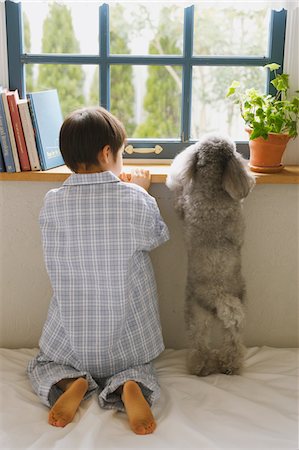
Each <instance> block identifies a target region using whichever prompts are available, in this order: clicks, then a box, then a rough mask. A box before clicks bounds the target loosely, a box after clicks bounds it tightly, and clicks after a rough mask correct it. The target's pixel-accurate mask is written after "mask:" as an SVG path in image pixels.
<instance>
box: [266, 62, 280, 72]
mask: <svg viewBox="0 0 299 450" xmlns="http://www.w3.org/2000/svg"><path fill="white" fill-rule="evenodd" d="M264 68H265V69H270V71H271V72H273V70H277V69H279V68H280V65H279V64H276V63H271V64H266V65H265V66H264Z"/></svg>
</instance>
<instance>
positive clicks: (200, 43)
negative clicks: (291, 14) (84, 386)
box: [193, 2, 270, 56]
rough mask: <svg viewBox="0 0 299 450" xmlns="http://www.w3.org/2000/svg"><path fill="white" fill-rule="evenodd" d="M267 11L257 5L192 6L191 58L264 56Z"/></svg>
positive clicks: (266, 41)
mask: <svg viewBox="0 0 299 450" xmlns="http://www.w3.org/2000/svg"><path fill="white" fill-rule="evenodd" d="M269 19H270V10H269V9H267V8H265V4H264V5H263V3H258V2H247V3H246V2H240V3H239V4H238V3H237V2H236V4H235V5H234V6H232V5H231V6H230V7H229V8H228V7H224V6H222V7H221V6H219V4H218V3H217V5H216V4H215V6H209V5H197V6H195V15H194V49H193V53H194V54H195V55H244V56H246V55H251V56H253V55H254V56H266V55H267V54H268V34H269Z"/></svg>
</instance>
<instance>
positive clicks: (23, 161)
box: [6, 90, 31, 171]
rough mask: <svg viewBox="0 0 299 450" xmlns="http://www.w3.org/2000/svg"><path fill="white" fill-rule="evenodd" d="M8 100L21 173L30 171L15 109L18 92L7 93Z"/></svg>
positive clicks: (19, 120)
mask: <svg viewBox="0 0 299 450" xmlns="http://www.w3.org/2000/svg"><path fill="white" fill-rule="evenodd" d="M6 96H7V100H8V106H9V111H10V116H11V121H12V126H13V130H14V135H15V140H16V143H17V149H18V155H19V160H20V165H21V169H22V171H26V170H31V167H30V162H29V157H28V152H27V147H26V143H25V138H24V132H23V128H22V123H21V118H20V115H19V110H18V107H17V102H18V101H19V94H18V91H17V90H15V91H13V92H11V91H9V92H7V94H6Z"/></svg>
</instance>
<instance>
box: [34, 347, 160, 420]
mask: <svg viewBox="0 0 299 450" xmlns="http://www.w3.org/2000/svg"><path fill="white" fill-rule="evenodd" d="M27 373H28V376H29V379H30V381H31V384H32V387H33V389H34V391H35V392H36V394H37V395H38V397H39V398H40V400H41V402H42V403H43V404H44V405H46V406H49V407H52V406H53V405H54V403H55V402H56V401H57V399H58V398H59V397H60V395H61V394H63V391H62V390H61V389H60V388H59V387H58V386H57V385H56V383H58V382H59V381H61V380H63V379H69V378H80V377H83V378H86V380H87V381H88V390H87V392H86V394H85V396H84V400H86V399H87V398H89V397H90V396H91V395H92V394H93V393H95V392H97V394H98V401H99V404H100V406H101V408H104V409H116V410H118V411H125V409H124V405H123V402H122V400H121V393H120V390H119V389H118V388H119V387H120V386H122V385H123V384H124V383H125V382H126V381H128V380H133V381H135V382H137V383H138V384H139V386H140V388H141V390H142V393H143V395H144V397H145V399H146V400H147V402H148V403H149V405H152V404H153V402H154V401H155V400H157V399H158V398H159V395H160V388H159V384H158V381H157V379H156V376H155V372H154V368H153V365H152V363H146V364H142V365H139V366H134V367H130V368H128V369H126V370H123V371H122V372H119V373H117V374H114V375H111V376H108V377H106V378H96V377H94V376H91V375H90V373H88V371H85V370H83V371H79V370H77V369H75V368H74V367H72V366H68V365H64V364H57V363H55V362H52V361H47V360H46V358H45V357H44V355H42V353H40V354H39V355H38V356H37V357H36V358H35V359H33V360H32V361H30V362H29V364H28V368H27Z"/></svg>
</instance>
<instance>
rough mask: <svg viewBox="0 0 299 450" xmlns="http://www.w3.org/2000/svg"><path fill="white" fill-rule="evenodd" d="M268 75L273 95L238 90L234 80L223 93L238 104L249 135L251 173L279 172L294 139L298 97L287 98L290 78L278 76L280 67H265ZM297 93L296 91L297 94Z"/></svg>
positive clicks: (298, 112) (238, 85) (238, 84)
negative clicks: (270, 73)
mask: <svg viewBox="0 0 299 450" xmlns="http://www.w3.org/2000/svg"><path fill="white" fill-rule="evenodd" d="M264 67H265V68H267V69H269V70H270V71H271V72H272V71H274V79H273V80H272V81H271V83H272V84H273V86H274V87H275V89H276V94H275V95H274V96H273V95H270V94H261V93H260V92H258V91H256V90H255V89H247V90H245V91H241V87H240V83H239V82H238V81H233V82H232V84H231V86H230V87H229V89H228V92H227V94H226V96H227V97H230V96H232V99H233V101H234V102H235V103H237V104H239V106H240V111H241V116H242V118H243V119H244V122H245V130H246V131H247V132H248V134H249V149H250V160H249V167H250V169H251V170H252V171H254V172H263V173H271V172H280V171H281V170H282V169H283V165H282V164H281V159H282V155H283V153H284V150H285V148H286V145H287V143H288V141H289V140H290V139H291V138H294V137H296V136H297V134H298V133H297V124H298V119H299V97H298V95H297V96H294V97H293V99H292V100H289V99H288V97H287V94H288V89H289V75H288V74H284V73H282V74H277V69H279V67H280V65H279V64H276V63H272V64H267V65H266V66H264ZM297 92H298V91H296V93H297Z"/></svg>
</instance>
